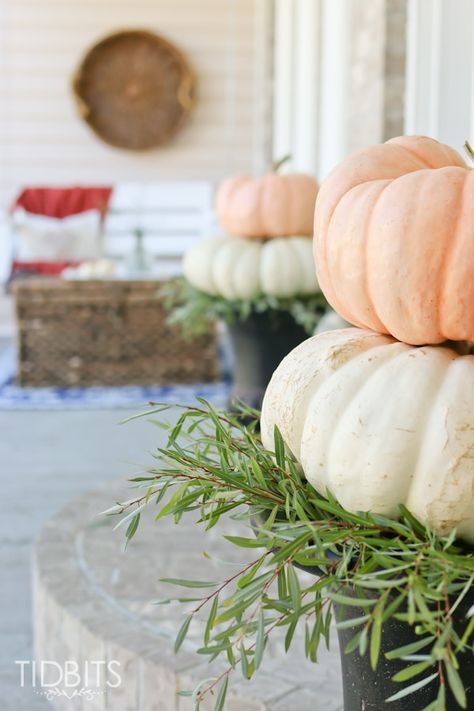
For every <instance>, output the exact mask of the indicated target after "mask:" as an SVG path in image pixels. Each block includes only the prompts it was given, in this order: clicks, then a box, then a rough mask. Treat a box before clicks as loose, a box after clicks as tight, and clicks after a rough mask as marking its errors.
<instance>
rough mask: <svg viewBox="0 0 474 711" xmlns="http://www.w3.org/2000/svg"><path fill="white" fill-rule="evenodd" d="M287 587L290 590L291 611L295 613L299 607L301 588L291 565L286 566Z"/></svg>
mask: <svg viewBox="0 0 474 711" xmlns="http://www.w3.org/2000/svg"><path fill="white" fill-rule="evenodd" d="M288 586H289V589H290V597H291V604H292V605H293V610H294V611H295V612H297V611H298V610H299V609H300V607H301V588H300V583H299V580H298V576H297V575H296V572H295V569H294V567H293V566H292V565H289V566H288Z"/></svg>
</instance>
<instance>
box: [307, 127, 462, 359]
mask: <svg viewBox="0 0 474 711" xmlns="http://www.w3.org/2000/svg"><path fill="white" fill-rule="evenodd" d="M314 232H315V236H314V255H315V261H316V271H317V275H318V281H319V284H320V286H321V289H322V290H323V292H324V295H325V296H326V298H327V300H328V301H329V303H330V304H331V306H332V307H333V308H334V309H336V311H338V313H339V314H340V315H341V316H342V317H343V318H345V319H346V320H347V321H350V322H351V323H353V324H355V325H357V326H361V327H365V328H369V329H372V330H374V331H378V332H379V333H389V334H391V335H392V336H395V338H397V339H398V340H399V341H404V342H406V343H410V344H414V345H418V344H429V343H440V342H442V341H445V340H454V341H461V340H468V341H472V340H474V171H472V170H470V169H469V168H467V166H466V164H465V162H464V160H463V159H462V157H461V156H460V155H459V153H457V151H455V150H454V149H452V148H450V147H449V146H446V145H444V144H442V143H439V142H438V141H435V140H433V139H431V138H427V137H425V136H402V137H400V138H393V139H392V140H390V141H388V142H387V143H384V144H383V145H378V146H373V147H371V148H368V149H366V150H363V151H360V152H359V153H356V154H355V155H352V156H350V157H349V158H347V160H345V161H344V162H343V163H341V164H340V165H339V166H338V167H337V168H335V170H333V171H332V173H331V174H330V175H329V176H328V178H327V179H326V180H325V181H324V183H323V184H322V186H321V189H320V191H319V194H318V198H317V201H316V211H315V221H314Z"/></svg>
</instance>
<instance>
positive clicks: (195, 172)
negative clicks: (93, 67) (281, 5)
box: [0, 0, 271, 208]
mask: <svg viewBox="0 0 474 711" xmlns="http://www.w3.org/2000/svg"><path fill="white" fill-rule="evenodd" d="M268 5H269V3H268V0H0V208H2V207H5V206H6V205H7V204H8V202H9V200H10V199H11V197H12V195H13V194H14V193H15V192H16V191H17V190H18V188H19V187H20V186H22V185H25V184H39V183H42V184H66V183H85V184H87V183H89V184H91V183H95V184H97V183H112V182H117V181H121V180H128V181H146V180H173V179H199V180H211V181H216V180H218V179H220V178H221V177H222V176H223V175H225V174H228V173H230V172H233V171H249V170H261V169H262V168H263V167H264V164H265V162H266V156H265V150H266V149H265V142H264V141H262V136H263V135H265V133H267V132H266V130H265V129H266V126H265V124H266V123H267V122H268V118H269V117H268V92H269V85H270V82H269V81H268V76H267V74H268V68H269V65H268V49H269V47H268V45H269V43H270V34H271V23H270V22H268V17H267V16H266V13H267V11H268ZM135 27H137V28H146V29H150V30H153V31H156V32H157V33H161V34H163V35H164V36H166V37H167V38H168V39H170V40H171V41H172V42H175V43H176V44H177V45H178V46H179V47H180V48H181V50H182V51H183V52H184V53H185V54H186V55H187V57H188V59H189V60H190V62H191V63H192V65H193V67H194V69H195V71H196V73H197V77H198V81H199V86H198V102H197V107H196V110H195V112H194V114H193V116H192V119H191V121H190V123H189V125H188V126H187V127H186V128H185V129H184V130H183V131H182V132H181V133H180V134H179V135H178V137H177V138H176V139H175V140H174V142H173V143H171V144H170V145H169V146H166V147H164V148H161V149H159V150H156V151H153V152H147V153H145V154H140V153H129V152H126V151H120V150H117V149H114V148H111V147H109V146H107V145H105V144H103V143H102V142H101V141H100V140H99V139H98V138H96V137H95V135H94V134H93V133H92V132H91V131H90V130H89V128H88V127H87V126H86V125H85V124H83V123H82V122H81V121H80V119H79V118H78V117H77V114H76V111H75V106H74V102H73V99H72V96H71V92H70V88H69V87H70V79H71V75H72V74H73V72H74V70H75V68H76V67H77V65H78V63H79V61H80V58H81V56H82V54H83V53H84V51H85V50H86V49H87V48H88V47H90V46H91V45H92V44H93V43H94V42H96V41H97V40H98V39H100V38H101V37H103V36H104V35H106V34H109V33H111V32H114V31H116V30H119V29H126V28H135Z"/></svg>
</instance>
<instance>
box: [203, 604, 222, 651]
mask: <svg viewBox="0 0 474 711" xmlns="http://www.w3.org/2000/svg"><path fill="white" fill-rule="evenodd" d="M218 607H219V596H218V595H215V596H214V599H213V601H212V605H211V609H210V611H209V616H208V618H207V622H206V627H205V629H204V644H206V645H207V644H209V639H210V636H211V630H212V628H213V626H214V621H215V619H216V615H217V609H218Z"/></svg>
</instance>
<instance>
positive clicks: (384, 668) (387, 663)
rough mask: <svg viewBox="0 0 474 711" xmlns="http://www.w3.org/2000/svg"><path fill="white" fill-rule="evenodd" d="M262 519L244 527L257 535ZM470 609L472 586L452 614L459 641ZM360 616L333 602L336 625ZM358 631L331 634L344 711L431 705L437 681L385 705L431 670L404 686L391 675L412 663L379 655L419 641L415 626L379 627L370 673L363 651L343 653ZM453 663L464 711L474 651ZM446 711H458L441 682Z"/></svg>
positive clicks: (347, 589)
mask: <svg viewBox="0 0 474 711" xmlns="http://www.w3.org/2000/svg"><path fill="white" fill-rule="evenodd" d="M264 520H265V517H264V516H262V514H259V515H256V516H253V517H252V518H251V519H250V525H251V527H252V530H253V531H254V533H255V534H257V531H258V529H259V527H260V526H261V524H262V523H263V522H264ZM327 557H328V561H334V560H338V559H339V558H338V556H337V555H336V554H335V553H333V552H331V551H328V553H327ZM293 565H294V566H295V568H298V569H300V570H303V571H305V572H306V573H309V574H310V575H314V576H315V577H317V578H319V577H320V576H321V575H324V571H323V570H322V569H321V568H320V567H318V566H316V565H315V566H310V565H300V564H298V563H293ZM334 592H337V593H340V594H343V595H344V597H355V598H358V597H361V595H360V594H359V593H357V592H356V591H355V590H354V588H353V587H352V586H351V585H342V586H341V585H339V586H337V587H336V586H335V587H334ZM373 594H374V593H372V594H371V591H368V590H364V592H363V597H366V598H367V597H372V596H373ZM450 602H451V605H453V604H454V602H455V599H452V600H450ZM473 606H474V585H472V586H471V588H470V589H469V590H468V592H467V594H466V595H465V596H464V598H463V599H462V601H461V603H460V604H459V605H458V606H457V607H456V609H455V610H454V612H453V614H452V623H453V627H454V629H455V630H456V632H457V633H458V635H459V637H462V635H463V633H464V631H465V629H466V624H467V620H468V618H467V614H468V612H469V610H470V609H471V608H472V607H473ZM364 614H366V610H364V609H363V608H361V607H356V606H352V605H350V606H349V605H341V604H339V603H336V602H334V616H335V619H336V622H343V621H346V620H349V619H356V618H358V617H361V616H362V615H364ZM360 629H361V627H360V626H354V627H344V628H342V629H338V630H337V636H338V639H339V650H340V658H341V672H342V687H343V696H344V711H384V709H386V710H387V711H421V710H422V709H424V708H426V707H427V706H428V705H429V704H430V703H432V702H433V701H435V699H436V697H437V694H438V689H439V684H438V679H434V680H433V681H432V682H431V683H430V684H427V685H426V686H424V687H422V688H421V689H419V690H418V691H415V692H414V693H412V694H410V695H408V696H404V697H403V698H401V699H399V700H398V701H390V702H389V703H386V701H387V699H388V698H390V697H391V696H394V695H395V694H396V693H397V692H399V691H401V690H402V689H403V688H404V687H405V686H409V685H411V684H413V683H415V682H416V681H418V680H421V679H423V678H424V677H428V676H431V674H434V673H435V672H436V671H437V668H436V667H433V668H432V669H430V668H428V669H426V670H425V671H424V672H423V673H422V674H421V675H420V676H419V677H415V678H412V679H410V680H409V681H407V682H405V683H401V682H395V681H392V677H393V676H394V675H395V674H397V672H399V671H401V670H402V669H404V668H405V667H406V666H408V665H409V664H411V663H414V662H410V661H407V660H400V659H390V660H389V659H387V658H386V657H385V654H386V653H387V652H390V651H392V650H395V649H398V648H399V647H404V646H406V645H407V644H412V643H413V642H418V641H419V640H420V639H422V638H421V637H420V636H418V635H417V634H415V628H414V627H413V626H411V625H408V624H407V623H405V622H402V621H399V620H396V619H394V618H391V619H389V620H387V621H386V622H385V623H384V625H383V627H382V638H381V645H380V654H379V659H378V664H377V668H376V669H375V671H374V670H373V669H372V666H371V663H370V653H369V651H368V650H367V652H366V653H365V654H363V655H362V656H361V655H360V654H359V651H358V649H356V650H355V651H353V652H349V653H348V654H346V653H345V651H344V650H345V649H346V647H347V645H348V644H349V642H350V641H351V639H352V638H353V637H354V635H356V634H357V632H358V631H359V630H360ZM427 649H429V647H427ZM423 652H425V649H422V650H421V651H420V652H419V654H422V653H423ZM458 662H459V670H458V672H459V675H460V677H461V679H462V682H463V685H464V690H465V692H466V700H467V706H466V709H467V710H468V711H474V652H473V653H469V651H466V652H464V653H463V654H461V655H459V656H458ZM446 711H460V706H459V704H458V703H457V702H456V700H455V698H454V696H453V694H452V693H451V691H450V688H449V684H448V683H447V682H446Z"/></svg>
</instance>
